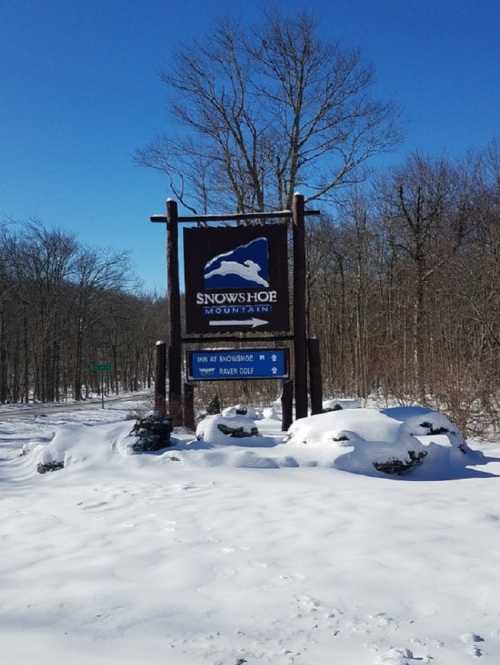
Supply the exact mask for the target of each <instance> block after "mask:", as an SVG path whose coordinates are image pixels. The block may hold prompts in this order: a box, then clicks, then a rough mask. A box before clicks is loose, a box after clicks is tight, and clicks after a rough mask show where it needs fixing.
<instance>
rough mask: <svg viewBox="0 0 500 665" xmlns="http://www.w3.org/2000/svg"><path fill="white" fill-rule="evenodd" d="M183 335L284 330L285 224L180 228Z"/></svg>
mask: <svg viewBox="0 0 500 665" xmlns="http://www.w3.org/2000/svg"><path fill="white" fill-rule="evenodd" d="M184 275H185V283H186V332H187V333H197V334H203V333H212V334H214V333H219V332H224V333H228V332H236V331H245V332H248V331H250V332H252V331H257V332H267V331H288V330H289V327H290V324H289V316H288V310H289V303H288V251H287V231H286V226H285V225H284V224H268V225H257V226H237V227H224V228H221V227H218V228H210V229H206V228H204V229H192V228H190V229H184Z"/></svg>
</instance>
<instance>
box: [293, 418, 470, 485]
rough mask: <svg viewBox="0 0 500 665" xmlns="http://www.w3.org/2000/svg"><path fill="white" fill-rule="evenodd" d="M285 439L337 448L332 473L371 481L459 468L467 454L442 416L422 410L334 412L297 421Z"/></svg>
mask: <svg viewBox="0 0 500 665" xmlns="http://www.w3.org/2000/svg"><path fill="white" fill-rule="evenodd" d="M288 436H289V442H290V443H295V444H308V445H316V446H329V447H334V448H335V447H336V448H337V449H338V455H337V456H336V457H335V459H334V462H333V464H334V466H335V467H337V468H339V469H343V470H346V471H353V472H356V473H368V474H370V475H372V474H373V473H374V470H375V471H376V472H380V473H384V474H395V475H401V474H403V473H407V472H408V471H411V470H413V469H415V468H416V467H419V466H422V465H424V464H425V465H434V466H440V467H446V466H450V465H454V464H456V463H459V464H461V465H462V466H463V465H465V464H466V463H467V460H466V459H464V457H465V455H466V454H467V453H469V452H470V451H469V448H468V447H467V444H466V443H465V441H464V439H463V436H462V434H461V433H460V432H459V431H458V429H457V428H456V426H455V425H453V423H451V422H450V421H449V420H448V418H446V416H444V415H442V414H440V413H436V412H435V411H432V410H430V409H426V408H423V407H399V408H397V409H385V410H384V411H379V410H378V409H361V408H359V409H345V410H338V411H332V412H329V413H323V414H319V415H316V416H311V417H309V418H301V419H299V420H297V421H296V422H295V423H293V425H292V426H291V427H290V429H289V430H288Z"/></svg>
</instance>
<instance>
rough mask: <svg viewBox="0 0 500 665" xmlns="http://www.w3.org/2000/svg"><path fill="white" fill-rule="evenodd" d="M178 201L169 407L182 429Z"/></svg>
mask: <svg viewBox="0 0 500 665" xmlns="http://www.w3.org/2000/svg"><path fill="white" fill-rule="evenodd" d="M177 218H178V213H177V201H173V200H172V199H169V200H168V201H167V220H168V221H167V234H168V240H167V265H168V300H169V312H170V348H169V358H168V360H169V362H168V380H169V383H168V407H169V411H170V415H171V417H172V422H173V424H174V425H182V377H181V354H182V350H181V349H182V346H181V345H182V342H181V300H180V291H179V254H178V245H177V233H178V227H177Z"/></svg>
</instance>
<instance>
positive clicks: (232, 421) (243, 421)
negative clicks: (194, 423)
mask: <svg viewBox="0 0 500 665" xmlns="http://www.w3.org/2000/svg"><path fill="white" fill-rule="evenodd" d="M196 438H197V440H198V441H203V442H205V443H209V444H212V445H218V444H222V445H224V444H233V445H234V444H235V443H238V442H241V441H243V442H245V440H250V441H251V442H252V443H255V439H257V438H259V430H258V429H257V425H256V424H255V420H253V419H252V418H250V417H249V416H242V415H240V416H236V415H235V416H231V415H228V416H224V415H219V414H217V415H215V416H206V417H205V418H203V420H202V421H200V423H199V424H198V427H197V428H196Z"/></svg>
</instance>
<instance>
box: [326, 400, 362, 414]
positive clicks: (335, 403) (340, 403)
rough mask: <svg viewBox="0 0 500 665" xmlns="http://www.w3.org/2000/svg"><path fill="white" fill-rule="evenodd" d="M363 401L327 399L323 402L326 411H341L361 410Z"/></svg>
mask: <svg viewBox="0 0 500 665" xmlns="http://www.w3.org/2000/svg"><path fill="white" fill-rule="evenodd" d="M360 408H361V400H359V399H356V398H355V397H349V398H347V397H346V398H343V397H338V398H334V399H325V400H324V401H323V410H324V411H340V410H342V409H360Z"/></svg>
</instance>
